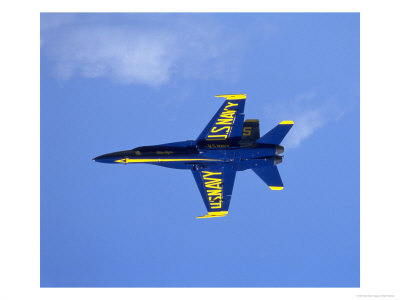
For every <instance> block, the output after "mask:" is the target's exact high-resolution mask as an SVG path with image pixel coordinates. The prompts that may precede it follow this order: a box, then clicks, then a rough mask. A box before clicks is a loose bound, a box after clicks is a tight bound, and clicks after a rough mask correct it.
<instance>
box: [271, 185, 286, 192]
mask: <svg viewBox="0 0 400 300" xmlns="http://www.w3.org/2000/svg"><path fill="white" fill-rule="evenodd" d="M269 188H270V189H271V190H274V191H280V190H283V186H270V187H269Z"/></svg>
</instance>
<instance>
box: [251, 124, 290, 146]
mask: <svg viewBox="0 0 400 300" xmlns="http://www.w3.org/2000/svg"><path fill="white" fill-rule="evenodd" d="M292 126H293V121H282V122H280V123H279V125H278V126H275V127H274V128H272V129H271V130H270V131H268V133H266V134H265V135H264V136H263V137H261V138H259V139H258V140H257V143H259V144H273V145H279V144H280V143H281V142H282V140H283V139H284V138H285V136H286V134H287V133H288V132H289V130H290V128H292Z"/></svg>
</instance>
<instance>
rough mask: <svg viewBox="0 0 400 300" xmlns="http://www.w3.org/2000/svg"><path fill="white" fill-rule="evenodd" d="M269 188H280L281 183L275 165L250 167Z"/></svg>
mask: <svg viewBox="0 0 400 300" xmlns="http://www.w3.org/2000/svg"><path fill="white" fill-rule="evenodd" d="M252 170H253V171H254V173H256V174H257V175H258V176H259V177H260V178H261V179H262V180H263V181H264V182H265V183H266V184H267V185H268V186H269V188H270V189H271V190H282V189H283V183H282V179H281V176H280V175H279V171H278V168H277V167H276V166H268V167H264V168H254V169H252Z"/></svg>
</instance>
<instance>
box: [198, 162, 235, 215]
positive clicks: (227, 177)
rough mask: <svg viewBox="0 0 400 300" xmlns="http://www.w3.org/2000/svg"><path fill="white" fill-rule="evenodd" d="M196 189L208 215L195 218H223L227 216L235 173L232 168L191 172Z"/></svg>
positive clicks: (225, 167) (204, 169)
mask: <svg viewBox="0 0 400 300" xmlns="http://www.w3.org/2000/svg"><path fill="white" fill-rule="evenodd" d="M192 172H193V176H194V179H195V180H196V183H197V187H198V188H199V190H200V194H201V196H202V198H203V201H204V204H205V205H206V208H207V211H208V214H207V215H205V216H202V217H197V218H212V217H224V216H226V215H227V214H228V209H229V202H230V201H231V196H232V190H233V184H234V182H235V175H236V171H235V170H233V168H232V166H229V165H227V166H223V167H221V166H218V167H216V166H213V167H207V168H202V169H200V168H199V169H197V170H193V169H192Z"/></svg>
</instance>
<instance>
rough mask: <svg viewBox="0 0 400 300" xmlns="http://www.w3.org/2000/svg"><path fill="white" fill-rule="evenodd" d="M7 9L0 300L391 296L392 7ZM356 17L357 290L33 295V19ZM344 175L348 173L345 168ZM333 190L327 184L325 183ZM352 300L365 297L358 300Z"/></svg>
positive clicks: (162, 4)
mask: <svg viewBox="0 0 400 300" xmlns="http://www.w3.org/2000/svg"><path fill="white" fill-rule="evenodd" d="M196 3H197V5H196V6H191V5H189V4H188V2H183V1H137V2H134V1H119V0H114V1H83V0H79V1H65V2H63V3H61V2H59V1H58V2H56V1H35V4H33V1H19V2H11V1H7V4H1V13H2V17H1V18H0V19H1V20H0V22H1V37H2V40H3V43H2V44H3V46H2V48H1V54H2V55H1V60H2V61H1V66H2V67H1V79H2V81H1V82H2V85H1V86H2V88H1V93H2V97H1V111H0V113H1V115H0V116H1V118H0V122H1V123H0V124H1V132H2V134H1V137H2V142H3V143H2V146H1V157H2V172H1V175H2V177H1V179H2V180H1V182H2V188H1V210H0V213H1V218H0V222H1V223H0V226H1V237H2V247H1V256H0V257H1V262H0V265H1V267H0V268H1V278H0V279H1V281H0V282H1V286H2V287H1V288H0V298H2V299H39V298H40V299H68V300H69V299H71V298H74V299H88V298H94V297H96V299H110V298H112V299H133V298H134V297H137V298H139V299H142V298H145V299H148V298H153V297H154V298H160V299H161V298H166V297H170V296H171V297H172V296H173V297H174V298H175V299H187V298H190V299H200V298H201V299H204V298H205V297H206V298H212V299H213V298H222V297H223V298H228V297H236V296H238V297H243V298H248V299H249V298H250V299H266V298H267V297H272V299H298V298H303V297H304V298H307V299H355V298H364V297H365V296H368V295H369V296H370V297H374V298H376V297H377V296H380V298H382V295H387V296H390V295H396V296H397V297H398V296H399V294H398V292H399V289H398V284H397V283H398V282H397V281H398V280H396V279H398V278H399V276H398V263H399V260H398V255H399V253H400V251H399V246H398V243H397V240H398V230H397V229H398V228H399V224H398V218H397V215H398V211H399V205H398V201H399V199H400V197H399V193H398V191H397V189H396V188H397V186H396V183H397V182H396V181H397V179H398V176H397V174H396V173H395V171H397V170H399V167H400V166H399V155H398V154H397V153H396V150H397V149H399V147H396V146H397V144H398V143H397V139H398V133H397V131H396V129H397V128H398V126H396V125H397V124H398V121H397V119H398V118H397V117H398V111H399V105H398V102H399V99H400V98H399V93H398V89H397V86H398V82H399V75H398V70H399V69H400V68H399V67H400V66H399V59H398V56H399V53H400V49H399V48H400V47H399V42H398V36H399V30H398V28H400V24H399V18H398V10H397V6H396V5H395V4H396V2H395V1H380V2H374V3H375V4H370V3H372V1H371V2H367V1H350V0H346V1H330V2H328V1H304V0H303V1H295V0H290V1H289V0H287V1H284V2H283V1H280V2H278V1H274V2H266V1H264V2H261V3H260V1H240V2H232V1H201V4H200V1H196ZM56 11H59V12H72V11H90V12H93V11H99V12H100V11H104V12H113V11H173V12H179V11H225V12H228V11H229V12H240V11H248V12H253V11H254V12H260V11H265V12H361V71H362V73H361V86H362V89H361V114H362V119H361V128H362V132H361V149H362V151H361V187H362V190H361V199H362V200H361V266H362V268H361V271H362V276H361V288H359V289H358V288H343V289H342V288H257V289H250V288H246V289H241V288H233V289H200V288H196V289H193V288H192V289H190V288H189V289H187V288H179V289H175V288H168V289H164V288H151V289H147V288H146V289H144V288H115V289H108V288H90V289H85V288H77V289H75V288H69V289H63V288H57V289H52V288H42V289H41V288H39V232H40V231H39V228H40V227H39V226H40V224H39V171H40V164H39V156H40V149H39V147H40V144H39V138H40V136H39V134H40V131H39V129H40V127H39V126H40V123H39V121H40V111H39V103H40V102H39V101H40V95H39V67H40V65H39V54H40V53H39V51H40V45H39V41H40V39H39V13H40V12H56ZM344 169H345V166H344ZM332 186H333V187H334V183H332ZM357 295H363V296H364V297H360V296H357Z"/></svg>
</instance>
